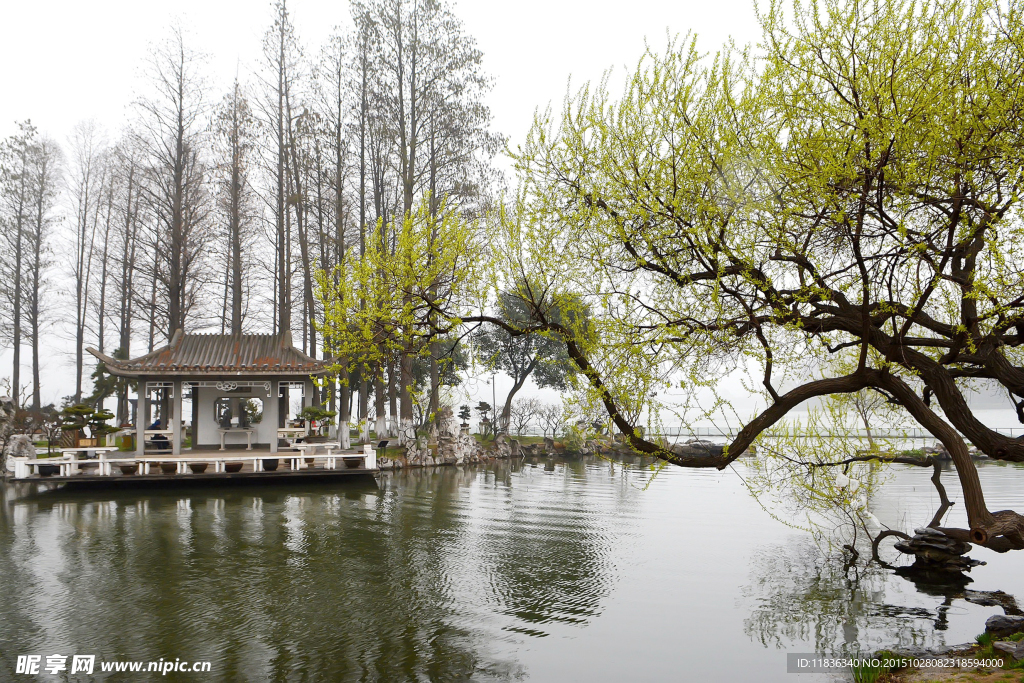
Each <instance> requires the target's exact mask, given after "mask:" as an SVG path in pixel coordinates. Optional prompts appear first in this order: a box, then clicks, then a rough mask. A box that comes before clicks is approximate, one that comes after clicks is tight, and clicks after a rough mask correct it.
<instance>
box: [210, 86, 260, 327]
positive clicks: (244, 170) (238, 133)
mask: <svg viewBox="0 0 1024 683" xmlns="http://www.w3.org/2000/svg"><path fill="white" fill-rule="evenodd" d="M254 127H255V120H254V118H253V114H252V111H251V109H250V107H249V102H248V99H247V97H246V94H245V92H244V89H243V88H242V86H241V84H239V82H238V79H235V82H234V85H233V86H232V89H231V92H230V93H229V94H228V95H227V96H226V97H225V98H224V101H223V102H222V103H221V105H220V108H219V109H218V111H217V115H216V119H215V123H214V129H215V131H216V134H217V144H216V145H215V149H216V153H217V156H218V161H219V162H220V163H219V164H218V166H217V169H218V173H217V175H218V191H219V193H218V194H219V196H218V202H217V209H218V215H219V220H218V223H219V224H220V225H222V229H223V232H224V243H225V247H226V249H225V258H224V265H225V269H224V272H225V283H226V287H225V289H226V291H227V292H228V295H227V296H226V297H225V307H224V308H225V309H226V310H225V314H224V315H223V316H222V322H221V329H222V330H224V329H225V328H227V329H229V330H230V331H231V334H241V332H242V328H243V318H244V315H245V312H246V306H245V304H246V295H247V293H248V286H247V285H248V282H247V281H248V272H249V267H250V265H251V263H250V262H251V255H250V249H251V242H252V239H253V236H254V226H255V221H254V214H255V209H254V207H253V188H252V186H251V184H250V180H249V174H250V164H251V161H252V159H251V157H252V154H253V146H254V144H255V130H254Z"/></svg>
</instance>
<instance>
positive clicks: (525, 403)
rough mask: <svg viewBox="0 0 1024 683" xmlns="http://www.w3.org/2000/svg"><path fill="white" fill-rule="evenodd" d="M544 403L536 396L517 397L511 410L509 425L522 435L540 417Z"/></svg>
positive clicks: (517, 433)
mask: <svg viewBox="0 0 1024 683" xmlns="http://www.w3.org/2000/svg"><path fill="white" fill-rule="evenodd" d="M542 407H543V404H541V402H540V401H539V400H538V399H536V398H532V397H531V398H517V399H516V400H515V401H513V402H512V408H511V410H510V411H509V425H510V426H511V428H512V430H513V431H514V432H515V433H516V435H522V434H523V433H524V432H525V431H526V430H527V429H528V428H529V426H530V424H531V423H532V422H533V421H534V420H535V419H537V418H538V417H539V415H540V411H541V408H542Z"/></svg>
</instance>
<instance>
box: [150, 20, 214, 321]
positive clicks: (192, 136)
mask: <svg viewBox="0 0 1024 683" xmlns="http://www.w3.org/2000/svg"><path fill="white" fill-rule="evenodd" d="M199 61H200V57H199V56H198V55H197V54H196V53H194V52H193V51H191V50H190V49H188V48H187V47H186V45H185V36H184V34H183V32H182V29H181V28H179V27H175V28H173V29H172V33H171V37H170V38H169V39H168V40H167V41H166V42H165V43H163V44H162V45H161V46H160V47H158V49H157V50H156V51H155V52H154V54H153V56H152V59H151V63H150V71H151V77H152V81H153V85H154V87H155V94H154V95H153V96H152V97H150V98H147V99H143V100H141V101H140V102H139V103H138V109H139V113H140V115H141V116H140V121H139V129H138V144H139V146H140V148H141V149H142V150H143V152H144V154H145V156H146V182H145V184H144V185H143V191H144V192H145V194H146V198H147V201H148V203H149V205H150V207H151V210H152V211H153V217H154V222H153V224H152V225H151V226H150V230H148V231H147V232H146V234H145V236H144V237H143V242H144V244H145V246H146V247H147V248H148V249H150V250H151V251H152V253H153V255H154V259H153V261H152V262H151V263H148V264H147V267H148V268H151V269H152V270H151V273H150V274H151V275H152V276H153V278H154V283H155V289H156V290H157V291H158V294H157V296H155V298H154V299H153V300H152V305H153V315H152V317H153V318H154V322H153V324H154V326H156V325H157V322H156V320H159V324H160V325H161V326H162V327H163V331H164V333H165V334H166V335H167V337H168V338H170V336H171V335H173V334H174V331H175V330H177V329H185V327H186V323H187V321H188V318H189V314H190V313H192V312H193V309H194V308H195V307H196V306H197V305H198V304H199V301H200V293H201V291H202V289H203V286H204V285H205V284H206V282H207V279H208V273H207V271H206V263H205V259H204V256H205V249H204V247H205V245H206V242H207V240H208V238H209V237H210V236H211V231H210V225H209V221H208V214H209V201H208V199H209V197H208V191H207V186H206V180H207V174H208V169H207V165H206V163H205V160H204V159H203V156H202V152H203V149H204V139H203V130H204V125H203V120H202V117H203V114H204V106H203V101H202V92H203V86H202V82H201V80H200V77H199V73H198V67H199Z"/></svg>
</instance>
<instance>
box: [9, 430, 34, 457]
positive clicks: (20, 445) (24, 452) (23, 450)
mask: <svg viewBox="0 0 1024 683" xmlns="http://www.w3.org/2000/svg"><path fill="white" fill-rule="evenodd" d="M7 448H8V451H7V453H8V455H10V456H12V457H15V458H34V457H36V447H35V444H33V443H32V438H31V437H30V436H29V435H28V434H15V435H14V436H12V437H11V440H10V442H9V444H8V446H7Z"/></svg>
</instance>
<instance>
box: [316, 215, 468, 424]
mask: <svg viewBox="0 0 1024 683" xmlns="http://www.w3.org/2000/svg"><path fill="white" fill-rule="evenodd" d="M399 220H400V222H398V223H397V224H393V225H389V226H385V225H384V224H383V222H378V224H377V226H376V228H374V229H373V230H371V231H370V232H369V233H368V234H367V236H366V237H367V239H366V251H365V253H364V254H363V255H362V257H360V256H359V254H358V253H356V250H354V249H352V250H349V251H348V252H347V253H346V254H345V257H344V259H343V261H342V263H341V264H340V265H338V266H337V267H335V268H334V269H333V270H332V271H330V272H329V271H326V270H320V271H318V272H317V278H316V280H317V288H316V296H317V299H318V300H319V302H320V303H321V305H322V307H323V316H324V319H323V323H322V324H321V325H319V327H320V332H321V334H322V335H323V339H324V348H325V350H326V352H327V353H328V354H329V355H330V356H331V357H334V358H336V359H339V361H341V360H344V362H345V366H344V367H342V366H341V365H340V364H339V365H338V366H337V367H333V368H331V369H332V374H333V373H338V374H340V375H342V376H344V374H343V373H342V370H346V371H347V372H348V373H349V375H348V376H351V375H352V373H353V372H354V371H358V373H359V374H362V373H373V372H377V373H379V372H381V371H382V370H383V368H384V367H385V365H386V363H387V361H388V360H389V359H390V358H392V357H394V356H398V358H399V363H400V365H401V374H402V377H403V378H406V377H407V378H409V380H408V381H409V385H407V386H403V387H401V389H402V390H403V393H406V394H408V393H410V392H411V390H412V386H411V384H412V382H413V381H414V376H413V362H414V361H415V359H416V358H418V357H422V358H429V357H430V350H431V344H432V343H433V342H435V341H442V340H444V339H446V338H448V337H449V336H450V335H452V333H453V332H454V331H455V330H456V329H457V328H458V326H459V325H460V323H461V320H460V319H459V318H458V317H457V315H456V314H455V312H457V311H460V310H465V309H466V308H467V307H469V306H470V304H471V302H475V301H478V300H479V297H480V294H479V286H480V283H481V281H482V278H481V277H480V273H479V268H480V264H481V262H482V260H483V259H482V258H481V248H480V245H479V244H478V242H477V239H476V231H475V230H473V229H472V226H470V225H467V223H466V222H465V221H464V220H463V219H462V218H461V216H460V215H459V213H458V212H456V211H453V210H450V209H449V208H448V207H447V205H446V204H444V203H442V204H441V205H440V207H439V209H438V210H437V211H436V212H435V211H433V210H431V206H430V199H429V197H428V198H427V199H426V200H425V201H424V202H422V203H421V204H420V205H419V206H418V207H417V208H416V210H415V211H414V212H413V213H411V214H406V215H405V216H404V217H402V218H401V219H399ZM385 236H391V237H392V238H393V242H391V243H389V241H388V240H386V239H385ZM424 254H431V258H429V259H428V258H424ZM403 381H405V380H403ZM379 386H380V384H378V387H379ZM413 417H414V415H413V404H412V402H411V401H403V402H402V404H401V414H400V416H399V418H400V423H399V427H400V431H399V441H400V442H401V443H404V442H406V441H409V440H414V439H415V432H414V427H413ZM340 433H341V438H342V439H343V440H345V439H347V438H348V437H347V434H348V429H346V428H344V425H343V428H342V429H341V430H340Z"/></svg>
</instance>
